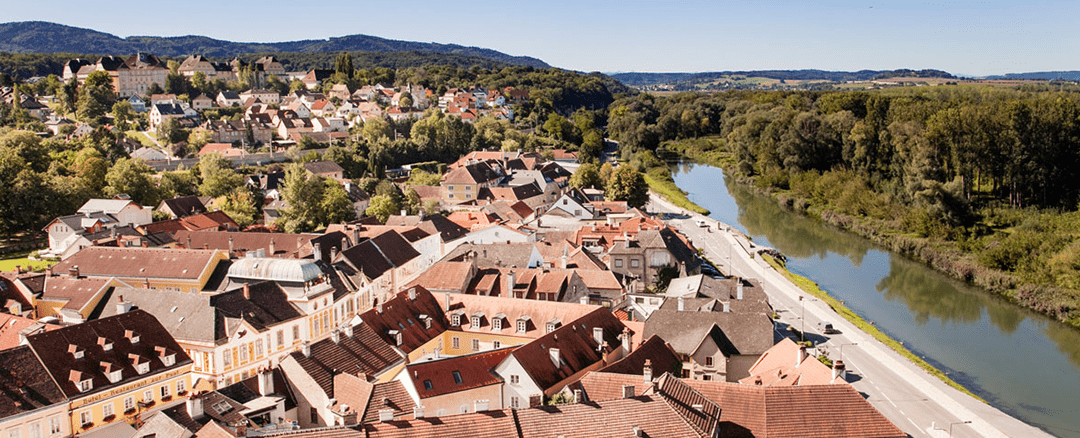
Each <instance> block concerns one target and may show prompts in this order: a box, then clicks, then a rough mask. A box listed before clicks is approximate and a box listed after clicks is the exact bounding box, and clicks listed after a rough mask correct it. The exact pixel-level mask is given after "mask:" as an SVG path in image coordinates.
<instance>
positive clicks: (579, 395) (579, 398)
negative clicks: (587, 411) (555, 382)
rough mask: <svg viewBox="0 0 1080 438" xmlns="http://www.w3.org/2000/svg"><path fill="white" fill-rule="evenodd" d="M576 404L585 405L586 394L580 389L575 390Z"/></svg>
mask: <svg viewBox="0 0 1080 438" xmlns="http://www.w3.org/2000/svg"><path fill="white" fill-rule="evenodd" d="M574 403H585V392H584V391H582V390H580V389H575V390H574Z"/></svg>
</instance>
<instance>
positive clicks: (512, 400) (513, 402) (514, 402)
mask: <svg viewBox="0 0 1080 438" xmlns="http://www.w3.org/2000/svg"><path fill="white" fill-rule="evenodd" d="M519 405H520V403H519V402H518V398H517V396H513V397H510V407H511V408H513V409H517V408H518V407H519Z"/></svg>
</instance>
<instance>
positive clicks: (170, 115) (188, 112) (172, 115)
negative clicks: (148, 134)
mask: <svg viewBox="0 0 1080 438" xmlns="http://www.w3.org/2000/svg"><path fill="white" fill-rule="evenodd" d="M196 116H198V112H196V111H195V110H194V109H192V108H191V107H189V106H186V105H180V104H177V103H159V104H156V105H152V106H151V107H150V130H151V131H154V132H157V129H158V127H159V126H161V124H162V123H165V121H166V120H177V119H183V118H189V117H196Z"/></svg>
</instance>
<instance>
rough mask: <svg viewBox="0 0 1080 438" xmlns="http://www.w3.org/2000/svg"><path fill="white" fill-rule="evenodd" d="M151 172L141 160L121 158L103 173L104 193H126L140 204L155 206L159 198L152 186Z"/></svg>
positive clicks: (111, 194)
mask: <svg viewBox="0 0 1080 438" xmlns="http://www.w3.org/2000/svg"><path fill="white" fill-rule="evenodd" d="M153 173H154V171H153V170H152V169H150V166H147V165H146V162H145V161H143V160H139V159H132V158H121V159H119V160H117V161H116V164H113V166H112V167H111V168H109V172H108V173H107V174H105V182H106V184H107V185H106V186H105V195H106V196H110V197H112V196H116V195H121V194H127V195H128V196H131V199H132V200H133V201H135V202H138V203H139V204H141V205H148V206H155V205H157V204H158V202H160V201H161V199H160V197H159V195H158V191H157V187H155V186H154V180H153V177H152V175H153Z"/></svg>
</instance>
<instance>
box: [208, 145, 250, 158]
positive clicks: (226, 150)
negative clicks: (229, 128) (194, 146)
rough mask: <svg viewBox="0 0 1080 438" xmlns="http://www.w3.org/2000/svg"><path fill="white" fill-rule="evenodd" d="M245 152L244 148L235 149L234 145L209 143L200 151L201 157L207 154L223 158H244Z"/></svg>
mask: <svg viewBox="0 0 1080 438" xmlns="http://www.w3.org/2000/svg"><path fill="white" fill-rule="evenodd" d="M244 153H245V152H244V150H243V149H242V148H238V147H233V145H232V143H207V144H205V145H203V147H202V149H199V154H198V155H199V156H200V157H201V156H203V155H207V154H218V155H221V156H222V157H226V158H229V157H242V156H244Z"/></svg>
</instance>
